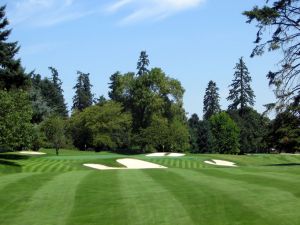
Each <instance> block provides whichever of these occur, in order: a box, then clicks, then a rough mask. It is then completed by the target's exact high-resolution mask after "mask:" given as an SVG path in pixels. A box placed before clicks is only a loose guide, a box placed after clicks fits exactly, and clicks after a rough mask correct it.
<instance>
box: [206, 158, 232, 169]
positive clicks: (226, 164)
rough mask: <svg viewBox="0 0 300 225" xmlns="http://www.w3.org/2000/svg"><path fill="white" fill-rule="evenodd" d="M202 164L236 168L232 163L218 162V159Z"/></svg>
mask: <svg viewBox="0 0 300 225" xmlns="http://www.w3.org/2000/svg"><path fill="white" fill-rule="evenodd" d="M204 162H205V163H207V164H211V165H215V166H231V167H236V166H237V165H236V164H235V163H234V162H229V161H225V160H218V159H212V160H211V161H204Z"/></svg>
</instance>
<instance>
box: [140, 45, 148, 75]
mask: <svg viewBox="0 0 300 225" xmlns="http://www.w3.org/2000/svg"><path fill="white" fill-rule="evenodd" d="M149 64H150V61H149V58H148V55H147V52H146V51H142V52H141V55H140V58H139V61H138V63H137V70H138V72H137V75H138V76H141V75H144V74H146V73H148V72H149V70H148V68H147V67H148V66H149Z"/></svg>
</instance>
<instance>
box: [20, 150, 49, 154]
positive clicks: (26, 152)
mask: <svg viewBox="0 0 300 225" xmlns="http://www.w3.org/2000/svg"><path fill="white" fill-rule="evenodd" d="M18 153H20V154H24V155H45V154H46V153H44V152H33V151H21V152H18Z"/></svg>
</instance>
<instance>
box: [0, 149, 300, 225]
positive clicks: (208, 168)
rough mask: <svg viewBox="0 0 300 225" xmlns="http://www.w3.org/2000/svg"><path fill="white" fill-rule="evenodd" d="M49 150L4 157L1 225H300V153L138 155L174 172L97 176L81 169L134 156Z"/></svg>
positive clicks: (0, 160) (0, 188) (0, 187)
mask: <svg viewBox="0 0 300 225" xmlns="http://www.w3.org/2000/svg"><path fill="white" fill-rule="evenodd" d="M47 153H48V154H47V155H45V156H30V157H27V156H20V155H18V154H13V153H11V154H0V225H41V224H43V225H53V224H55V225H99V224H104V225H107V224H116V225H117V224H120V225H123V224H147V225H149V224H187V225H190V224H197V225H201V224H203V225H224V224H227V225H244V224H245V225H252V224H257V225H262V224H263V225H269V224H270V225H271V224H272V225H274V224H281V225H296V224H300V213H299V208H300V156H294V155H251V156H231V155H187V156H185V157H182V158H171V157H161V158H158V157H146V156H144V155H137V156H130V157H133V158H138V159H142V160H147V161H150V162H154V163H158V164H161V165H164V166H167V167H169V169H166V170H159V169H152V170H113V171H95V170H93V169H89V168H85V167H83V166H82V164H83V163H100V164H105V165H108V166H120V165H119V164H118V163H116V159H118V158H122V157H128V156H124V155H117V154H112V153H93V152H78V151H70V150H63V151H61V155H60V156H58V157H57V156H55V155H54V151H51V150H48V151H47ZM209 159H224V160H229V161H233V162H235V163H237V164H238V165H239V167H238V168H225V167H215V166H212V165H207V164H205V163H204V160H209Z"/></svg>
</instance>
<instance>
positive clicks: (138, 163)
mask: <svg viewBox="0 0 300 225" xmlns="http://www.w3.org/2000/svg"><path fill="white" fill-rule="evenodd" d="M117 162H118V163H120V164H122V165H123V166H126V168H125V167H108V166H104V165H101V164H89V163H88V164H83V165H84V166H87V167H90V168H93V169H97V170H129V169H166V168H167V167H164V166H161V165H158V164H155V163H150V162H146V161H143V160H139V159H118V160H117Z"/></svg>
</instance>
